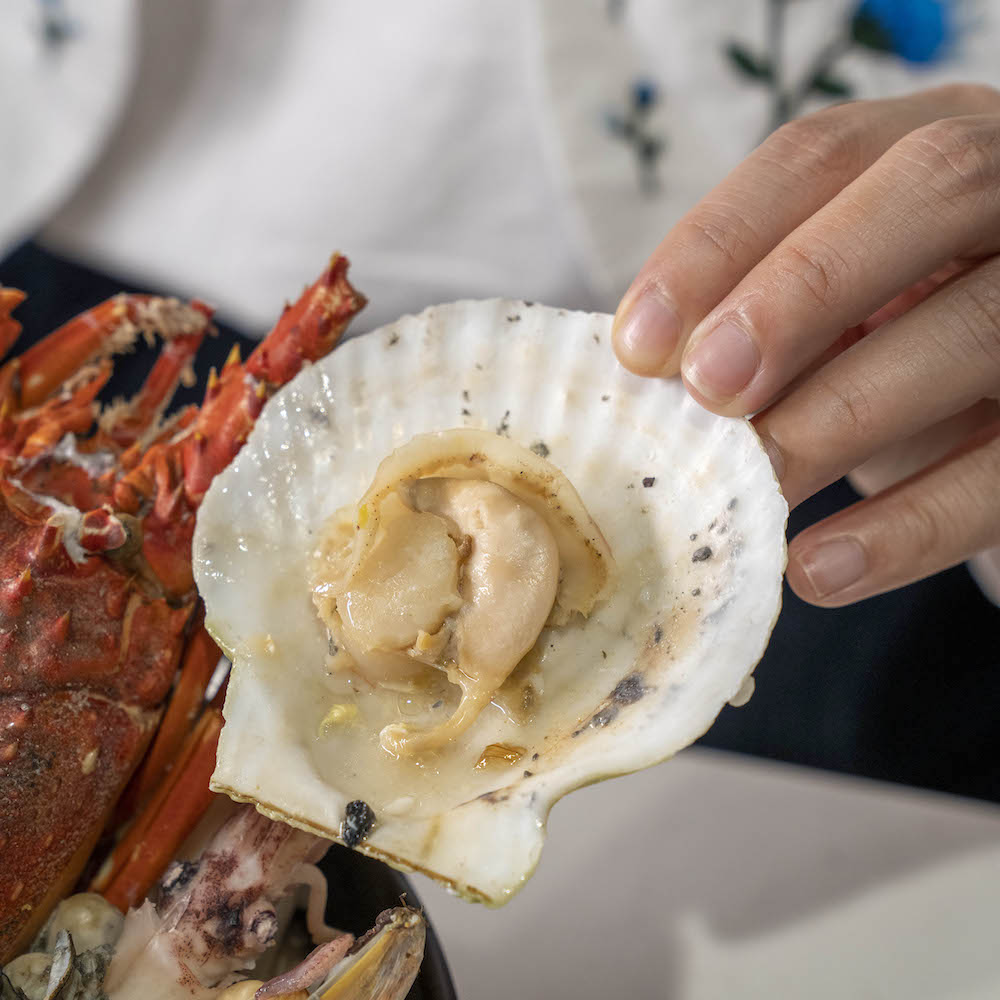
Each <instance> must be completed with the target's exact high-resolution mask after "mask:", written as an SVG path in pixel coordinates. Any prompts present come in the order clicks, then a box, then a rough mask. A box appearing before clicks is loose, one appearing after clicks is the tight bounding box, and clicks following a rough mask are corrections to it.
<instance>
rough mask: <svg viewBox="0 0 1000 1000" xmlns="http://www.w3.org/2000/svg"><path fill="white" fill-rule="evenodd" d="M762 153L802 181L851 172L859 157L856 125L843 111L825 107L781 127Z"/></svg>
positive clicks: (769, 138)
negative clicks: (830, 174)
mask: <svg viewBox="0 0 1000 1000" xmlns="http://www.w3.org/2000/svg"><path fill="white" fill-rule="evenodd" d="M761 152H762V154H763V155H764V156H766V157H768V158H769V159H772V160H774V161H776V162H777V163H779V164H780V165H781V166H782V167H784V168H785V169H788V170H790V171H792V173H793V174H795V175H796V176H797V177H799V178H800V179H803V180H812V179H814V178H816V177H820V176H825V175H828V174H829V173H831V172H833V173H837V174H840V173H852V172H855V171H856V169H857V168H858V166H859V162H860V158H861V151H860V143H859V134H858V126H857V123H856V121H855V117H854V116H853V115H851V114H849V113H847V110H846V109H845V108H843V107H838V108H827V109H825V110H823V111H818V112H816V113H815V114H811V115H806V116H805V117H804V118H796V119H793V120H792V121H790V122H787V123H786V124H784V125H782V126H781V127H780V128H779V129H777V130H776V131H775V132H773V133H772V134H771V135H770V136H769V137H768V138H767V139H766V140H765V141H764V145H763V147H762V149H761Z"/></svg>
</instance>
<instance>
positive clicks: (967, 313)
mask: <svg viewBox="0 0 1000 1000" xmlns="http://www.w3.org/2000/svg"><path fill="white" fill-rule="evenodd" d="M990 271H991V272H992V274H991V275H988V276H986V280H973V281H967V282H959V283H956V284H955V285H954V286H953V287H952V288H951V289H950V291H949V292H948V301H947V303H946V315H947V316H948V317H949V318H950V321H951V325H952V326H953V327H957V329H956V330H955V331H954V332H955V333H956V334H957V335H956V336H955V337H953V338H951V341H952V343H953V344H954V345H955V346H956V347H957V349H958V350H959V351H960V352H961V357H960V358H959V360H960V361H962V362H964V363H965V364H971V365H974V366H976V367H977V368H982V367H984V366H985V367H987V368H988V369H990V370H991V371H992V372H994V373H997V374H1000V267H995V268H991V269H990Z"/></svg>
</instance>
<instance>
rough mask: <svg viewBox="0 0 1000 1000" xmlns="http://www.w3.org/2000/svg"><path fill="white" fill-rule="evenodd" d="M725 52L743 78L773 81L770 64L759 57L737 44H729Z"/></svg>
mask: <svg viewBox="0 0 1000 1000" xmlns="http://www.w3.org/2000/svg"><path fill="white" fill-rule="evenodd" d="M725 51H726V56H727V57H728V58H729V61H730V62H731V63H732V64H733V66H735V67H736V69H738V70H739V71H740V72H741V73H742V74H743V75H744V76H748V77H750V79H752V80H767V81H770V80H771V79H773V76H774V74H773V72H772V70H771V64H770V62H768V60H767V59H764V58H762V57H760V56H755V55H754V54H753V53H752V52H751V51H750V50H749V49H747V48H745V47H744V46H742V45H740V43H739V42H730V43H729V44H728V45H727V46H726V50H725Z"/></svg>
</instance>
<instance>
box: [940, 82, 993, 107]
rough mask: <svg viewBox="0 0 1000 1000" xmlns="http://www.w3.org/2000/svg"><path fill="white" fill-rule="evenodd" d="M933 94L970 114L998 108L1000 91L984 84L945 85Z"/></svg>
mask: <svg viewBox="0 0 1000 1000" xmlns="http://www.w3.org/2000/svg"><path fill="white" fill-rule="evenodd" d="M934 93H936V94H937V95H938V96H940V97H942V98H944V99H945V101H946V102H948V103H949V104H952V105H953V106H954V107H957V108H963V109H967V110H968V112H969V113H970V114H971V113H973V112H988V111H992V110H995V109H996V108H1000V90H997V89H996V87H991V86H989V84H985V83H947V84H945V85H944V86H941V87H937V88H935V91H934Z"/></svg>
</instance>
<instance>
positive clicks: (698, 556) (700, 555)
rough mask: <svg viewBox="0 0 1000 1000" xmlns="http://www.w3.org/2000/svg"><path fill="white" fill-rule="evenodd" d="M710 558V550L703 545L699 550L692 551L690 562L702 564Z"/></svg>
mask: <svg viewBox="0 0 1000 1000" xmlns="http://www.w3.org/2000/svg"><path fill="white" fill-rule="evenodd" d="M711 558H712V550H711V549H710V548H709V547H708V546H707V545H703V546H702V547H701V548H700V549H695V550H694V555H692V556H691V562H704V561H705V560H706V559H711Z"/></svg>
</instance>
